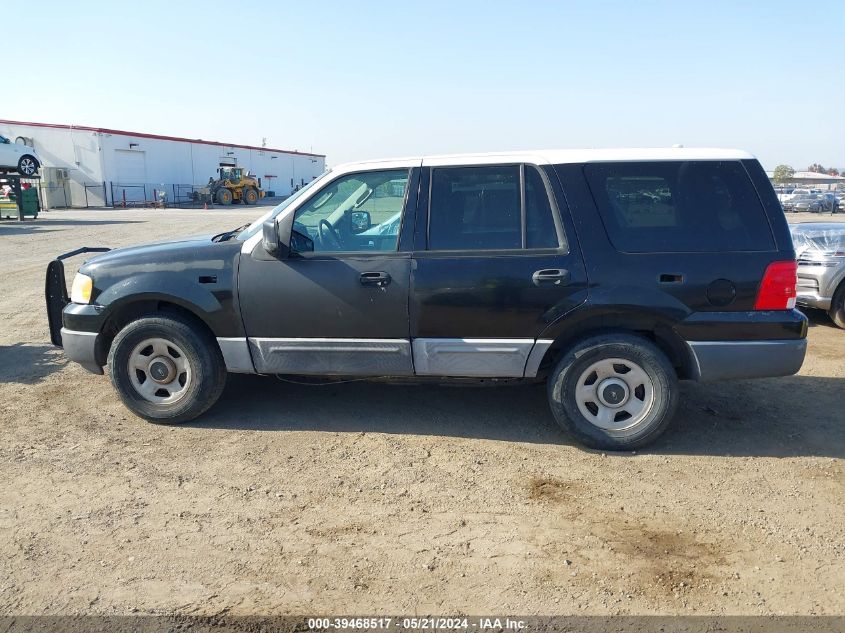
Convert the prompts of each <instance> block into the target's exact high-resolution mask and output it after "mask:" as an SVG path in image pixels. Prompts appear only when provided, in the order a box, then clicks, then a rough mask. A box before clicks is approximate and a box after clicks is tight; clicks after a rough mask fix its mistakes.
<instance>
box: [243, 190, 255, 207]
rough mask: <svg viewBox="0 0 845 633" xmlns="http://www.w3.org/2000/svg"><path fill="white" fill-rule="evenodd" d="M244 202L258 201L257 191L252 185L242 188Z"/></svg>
mask: <svg viewBox="0 0 845 633" xmlns="http://www.w3.org/2000/svg"><path fill="white" fill-rule="evenodd" d="M243 198H244V204H255V203H256V202H258V191H256V190H255V189H254V188H253V187H246V188H245V189H244V195H243Z"/></svg>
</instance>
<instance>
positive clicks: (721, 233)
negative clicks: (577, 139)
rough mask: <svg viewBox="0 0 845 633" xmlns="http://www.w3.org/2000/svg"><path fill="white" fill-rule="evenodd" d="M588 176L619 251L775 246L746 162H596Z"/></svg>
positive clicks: (701, 250)
mask: <svg viewBox="0 0 845 633" xmlns="http://www.w3.org/2000/svg"><path fill="white" fill-rule="evenodd" d="M585 173H586V175H587V180H588V182H589V185H590V189H591V190H592V193H593V197H594V198H595V201H596V204H597V206H598V208H599V212H600V214H601V217H602V220H603V221H604V225H605V228H606V229H607V233H608V236H609V237H610V240H611V242H613V245H614V246H615V247H616V249H617V250H619V251H622V252H627V253H650V252H698V253H712V252H721V251H767V250H772V249H773V248H774V240H773V237H772V231H771V227H770V226H769V222H768V219H767V218H766V213H765V211H764V209H763V206H762V204H761V203H760V199H759V197H758V196H757V191H756V190H755V189H754V185H753V184H752V183H751V180H750V178H749V177H748V174H747V172H746V171H745V167H744V166H743V165H742V163H740V162H738V161H677V162H634V163H595V164H590V165H587V166H586V168H585Z"/></svg>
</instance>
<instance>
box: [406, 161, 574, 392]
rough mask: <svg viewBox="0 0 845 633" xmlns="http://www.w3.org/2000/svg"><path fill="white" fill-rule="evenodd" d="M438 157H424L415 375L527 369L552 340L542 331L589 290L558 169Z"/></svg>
mask: <svg viewBox="0 0 845 633" xmlns="http://www.w3.org/2000/svg"><path fill="white" fill-rule="evenodd" d="M437 161H438V162H435V163H433V164H432V165H431V167H430V168H425V165H426V162H425V161H424V163H423V165H424V171H423V179H424V182H423V186H422V187H421V192H425V194H424V195H423V194H421V198H420V204H419V208H418V210H417V214H418V218H417V219H418V221H417V233H416V242H415V248H414V266H413V272H412V288H411V336H412V338H413V353H414V363H415V366H416V372H417V373H418V374H429V375H446V376H511V377H521V376H533V375H535V374H536V370H537V365H538V364H539V360H540V359H541V358H542V357H543V353H544V352H545V350H546V349H548V346H549V345H550V344H551V341H543V340H538V337H539V336H540V334H541V333H542V332H543V330H544V329H545V328H546V326H547V325H548V324H549V323H551V322H552V321H555V320H557V319H558V318H559V317H561V316H563V315H565V314H566V313H567V312H569V311H570V310H572V309H573V308H575V307H576V306H578V305H579V304H581V303H583V302H584V301H585V300H586V297H587V278H586V272H585V268H584V263H583V260H582V258H581V254H580V252H579V251H578V246H577V241H576V240H575V239H573V238H572V231H571V227H570V226H569V222H568V221H566V222H564V219H565V216H564V215H563V214H562V213H561V211H564V212H565V211H566V207H565V201H563V200H562V199H556V197H555V195H554V193H553V188H552V184H553V181H552V178H554V173H553V172H551V173H546V172H545V171H543V170H541V168H539V167H537V166H534V165H523V164H503V165H459V164H458V165H455V164H449V163H448V162H447V163H445V164H444V163H442V162H440V161H441V159H437ZM427 183H429V184H428V186H426V184H427ZM423 215H427V221H425V220H424V218H423V217H422V216H423ZM567 234H568V235H567ZM567 236H569V238H570V239H567Z"/></svg>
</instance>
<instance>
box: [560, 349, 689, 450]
mask: <svg viewBox="0 0 845 633" xmlns="http://www.w3.org/2000/svg"><path fill="white" fill-rule="evenodd" d="M548 396H549V405H550V406H551V409H552V413H553V414H554V416H555V420H556V421H557V423H558V424H559V425H560V426H561V427H562V428H563V429H564V431H566V432H567V433H568V434H569V435H571V436H572V437H574V438H575V439H576V440H577V441H578V442H580V443H581V444H584V445H585V446H588V447H590V448H596V449H603V450H614V451H619V450H632V449H635V448H639V447H641V446H645V445H646V444H649V443H651V442H653V441H654V440H655V439H657V437H658V436H660V434H661V433H663V431H665V430H666V427H667V426H668V425H669V422H670V420H671V419H672V416H673V414H674V412H675V408H676V407H677V402H678V379H677V376H676V375H675V370H674V369H673V367H672V365H671V364H670V363H669V361H668V359H667V358H666V356H665V355H664V354H663V352H661V351H660V350H659V349H658V348H657V347H656V346H655V345H654V344H653V343H651V342H650V341H648V340H647V339H645V338H642V337H639V336H634V335H628V334H605V335H600V336H596V337H592V338H589V339H587V340H585V341H582V342H581V343H578V344H577V345H575V346H574V347H572V348H571V349H569V350H568V351H566V353H564V355H563V357H562V358H561V359H560V361H559V362H558V364H557V366H556V367H555V369H554V371H553V373H552V375H551V376H550V377H549V381H548Z"/></svg>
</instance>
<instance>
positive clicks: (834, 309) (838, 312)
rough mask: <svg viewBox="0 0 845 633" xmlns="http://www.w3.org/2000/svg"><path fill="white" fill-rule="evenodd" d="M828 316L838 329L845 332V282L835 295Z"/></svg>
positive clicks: (840, 285)
mask: <svg viewBox="0 0 845 633" xmlns="http://www.w3.org/2000/svg"><path fill="white" fill-rule="evenodd" d="M828 314H829V315H830V318H831V320H832V321H833V322H834V323H835V324H836V325H837V327H841V328H842V329H843V330H845V282H843V283H841V284H839V288H837V289H836V292H834V293H833V299H832V300H831V302H830V310H829V311H828Z"/></svg>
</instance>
